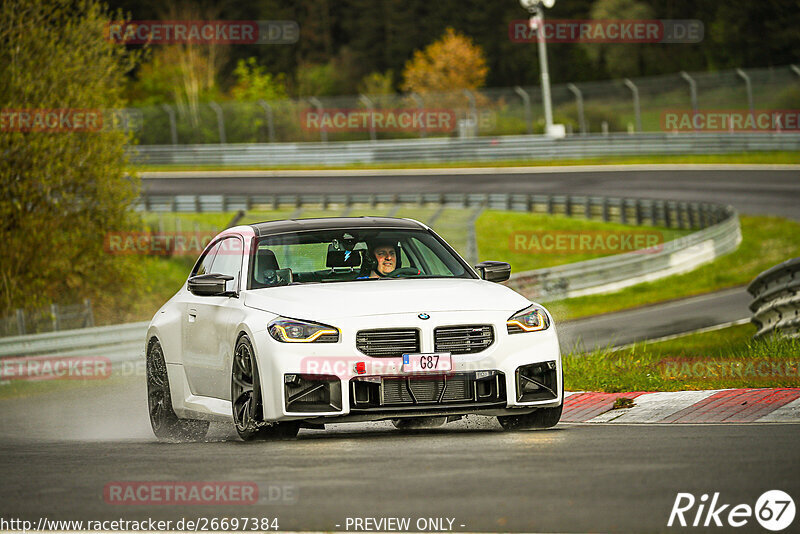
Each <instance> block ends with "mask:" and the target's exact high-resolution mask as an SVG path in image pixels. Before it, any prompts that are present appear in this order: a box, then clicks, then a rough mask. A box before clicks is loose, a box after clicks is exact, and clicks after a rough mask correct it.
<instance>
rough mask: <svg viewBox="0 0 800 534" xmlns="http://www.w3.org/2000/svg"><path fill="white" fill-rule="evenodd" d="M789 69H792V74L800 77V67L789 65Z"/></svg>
mask: <svg viewBox="0 0 800 534" xmlns="http://www.w3.org/2000/svg"><path fill="white" fill-rule="evenodd" d="M789 68H790V69H792V72H794V73H795V74H797V75H798V76H800V67H798V66H797V65H789Z"/></svg>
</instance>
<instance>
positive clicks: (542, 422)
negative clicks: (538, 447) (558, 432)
mask: <svg viewBox="0 0 800 534" xmlns="http://www.w3.org/2000/svg"><path fill="white" fill-rule="evenodd" d="M563 409H564V402H563V400H562V402H561V405H559V406H557V407H555V408H537V409H536V410H535V411H533V412H531V413H526V414H524V415H498V416H497V420H498V421H499V422H500V426H502V427H503V429H504V430H525V429H544V428H552V427H554V426H556V424H558V421H559V420H560V419H561V412H562V411H563Z"/></svg>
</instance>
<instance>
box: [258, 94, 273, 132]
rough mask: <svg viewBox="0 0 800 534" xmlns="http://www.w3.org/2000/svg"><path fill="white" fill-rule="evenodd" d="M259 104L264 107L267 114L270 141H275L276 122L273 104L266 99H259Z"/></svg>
mask: <svg viewBox="0 0 800 534" xmlns="http://www.w3.org/2000/svg"><path fill="white" fill-rule="evenodd" d="M258 105H259V106H261V107H262V108H263V109H264V114H265V115H266V116H267V135H269V142H270V143H274V142H275V122H274V118H273V116H272V106H271V105H270V104H269V103H267V102H266V101H265V100H259V101H258Z"/></svg>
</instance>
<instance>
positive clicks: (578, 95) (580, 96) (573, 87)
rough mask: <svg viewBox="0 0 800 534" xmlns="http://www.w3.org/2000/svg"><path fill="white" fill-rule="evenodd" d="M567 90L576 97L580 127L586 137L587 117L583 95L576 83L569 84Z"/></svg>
mask: <svg viewBox="0 0 800 534" xmlns="http://www.w3.org/2000/svg"><path fill="white" fill-rule="evenodd" d="M567 89H569V90H570V91H572V94H573V95H575V105H576V106H577V107H578V125H579V126H580V128H581V135H586V116H585V115H584V114H583V93H582V92H581V90H580V89H578V86H577V85H575V84H574V83H568V84H567Z"/></svg>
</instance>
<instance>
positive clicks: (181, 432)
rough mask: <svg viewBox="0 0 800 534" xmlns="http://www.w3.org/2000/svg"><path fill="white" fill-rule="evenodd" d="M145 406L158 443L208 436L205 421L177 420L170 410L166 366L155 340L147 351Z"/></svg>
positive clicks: (198, 438)
mask: <svg viewBox="0 0 800 534" xmlns="http://www.w3.org/2000/svg"><path fill="white" fill-rule="evenodd" d="M146 368H147V406H148V409H149V412H150V426H152V427H153V434H155V436H156V437H157V438H158V439H159V440H161V441H200V440H202V439H203V438H205V437H206V434H207V433H208V426H209V423H208V421H198V420H195V419H180V418H179V417H178V416H177V415H176V414H175V410H173V409H172V396H171V395H170V390H169V379H168V377H167V364H166V362H165V360H164V351H163V350H162V349H161V344H160V343H159V342H158V341H157V340H153V341H151V342H150V345H149V347H148V349H147V360H146Z"/></svg>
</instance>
